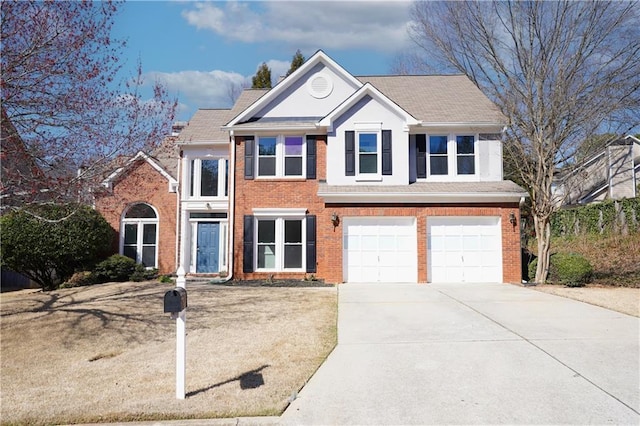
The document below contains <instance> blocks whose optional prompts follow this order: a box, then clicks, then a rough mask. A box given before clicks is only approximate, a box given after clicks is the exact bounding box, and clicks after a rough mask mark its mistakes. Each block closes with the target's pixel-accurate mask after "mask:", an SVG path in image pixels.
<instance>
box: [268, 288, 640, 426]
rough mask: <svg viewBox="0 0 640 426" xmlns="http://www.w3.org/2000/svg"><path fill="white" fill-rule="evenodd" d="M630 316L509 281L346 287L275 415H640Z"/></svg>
mask: <svg viewBox="0 0 640 426" xmlns="http://www.w3.org/2000/svg"><path fill="white" fill-rule="evenodd" d="M639 330H640V321H639V319H638V318H636V317H631V316H628V315H624V314H620V313H617V312H614V311H610V310H607V309H604V308H599V307H596V306H592V305H588V304H585V303H581V302H577V301H574V300H570V299H565V298H562V297H558V296H553V295H550V294H546V293H541V292H537V291H535V290H532V289H529V288H524V287H519V286H514V285H508V284H447V285H445V284H429V285H417V284H413V285H408V284H373V285H364V284H345V285H342V286H340V288H339V318H338V346H337V347H336V348H335V350H334V351H333V353H332V354H331V355H330V356H329V358H328V359H327V361H326V362H325V363H324V364H323V365H322V366H321V367H320V369H319V370H318V372H317V373H316V374H315V375H314V376H313V377H312V378H311V380H310V381H309V383H308V384H307V385H306V386H305V387H304V389H303V390H302V391H301V392H300V394H299V395H298V399H297V400H295V401H294V402H293V403H292V404H291V405H290V406H289V408H288V409H287V410H286V411H285V413H284V414H283V415H282V417H281V418H280V422H281V423H283V424H560V423H565V424H618V425H619V424H640V415H639V411H640V389H639V381H640V378H639V377H640V376H639V366H640V352H639V343H638V340H639V337H640V334H639Z"/></svg>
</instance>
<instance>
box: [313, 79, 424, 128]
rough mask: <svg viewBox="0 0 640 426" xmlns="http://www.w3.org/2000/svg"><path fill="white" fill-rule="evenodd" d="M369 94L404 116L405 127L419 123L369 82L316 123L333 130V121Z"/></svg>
mask: <svg viewBox="0 0 640 426" xmlns="http://www.w3.org/2000/svg"><path fill="white" fill-rule="evenodd" d="M366 95H369V96H371V97H372V98H373V99H375V100H376V101H378V102H380V103H382V104H384V105H385V106H386V107H387V108H389V109H391V110H393V111H394V112H395V113H396V114H398V115H399V116H401V117H404V120H405V127H408V126H417V125H419V124H420V121H418V120H416V118H415V117H414V116H412V115H411V114H409V113H408V112H407V111H405V110H404V109H402V108H401V107H400V106H399V105H398V104H397V103H395V102H394V101H393V100H392V99H390V98H389V97H387V96H386V95H384V94H383V93H382V92H380V91H379V90H378V89H376V88H375V86H373V85H372V84H371V83H365V84H364V85H363V86H362V87H361V88H359V89H358V90H356V91H355V92H354V93H353V94H352V95H351V96H349V97H348V98H347V99H345V101H344V102H342V103H341V104H340V105H338V106H337V107H335V108H334V109H333V111H331V112H330V113H329V114H327V115H326V116H325V117H324V118H323V119H322V120H320V121H319V122H318V123H317V124H318V126H323V127H327V128H328V129H329V131H333V122H334V120H335V119H336V118H338V117H340V116H341V115H342V114H344V113H345V112H346V111H347V110H348V109H349V108H351V107H352V106H354V105H355V104H356V103H357V102H358V101H360V99H362V98H363V97H364V96H366Z"/></svg>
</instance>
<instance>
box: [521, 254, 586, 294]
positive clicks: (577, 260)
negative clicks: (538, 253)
mask: <svg viewBox="0 0 640 426" xmlns="http://www.w3.org/2000/svg"><path fill="white" fill-rule="evenodd" d="M537 266H538V259H535V260H534V261H533V262H531V263H530V264H529V276H530V277H531V276H535V273H536V267H537ZM592 276H593V267H592V266H591V263H589V261H588V260H587V259H585V258H584V257H583V256H582V255H579V254H576V253H555V254H552V255H551V259H550V265H549V277H548V280H549V282H550V283H553V284H564V285H566V286H568V287H582V286H583V285H585V284H587V283H589V282H590V281H591V278H592Z"/></svg>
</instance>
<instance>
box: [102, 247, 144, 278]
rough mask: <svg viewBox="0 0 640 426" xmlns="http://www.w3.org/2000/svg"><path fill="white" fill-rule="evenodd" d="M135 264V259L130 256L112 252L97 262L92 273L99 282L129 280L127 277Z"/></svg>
mask: <svg viewBox="0 0 640 426" xmlns="http://www.w3.org/2000/svg"><path fill="white" fill-rule="evenodd" d="M136 265H137V264H136V261H135V260H133V259H131V258H130V257H127V256H123V255H121V254H114V255H113V256H111V257H109V258H108V259H106V260H103V261H102V262H100V263H98V264H97V265H96V267H95V269H94V270H93V275H94V277H95V280H96V282H99V283H106V282H112V281H118V282H122V281H129V277H131V275H133V273H134V272H135V271H136ZM140 266H142V265H140ZM143 268H144V267H143Z"/></svg>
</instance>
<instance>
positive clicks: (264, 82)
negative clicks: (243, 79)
mask: <svg viewBox="0 0 640 426" xmlns="http://www.w3.org/2000/svg"><path fill="white" fill-rule="evenodd" d="M251 88H252V89H271V70H270V69H269V67H268V66H267V63H266V62H263V63H262V65H260V68H258V71H257V72H256V75H255V76H253V77H252V78H251Z"/></svg>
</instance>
